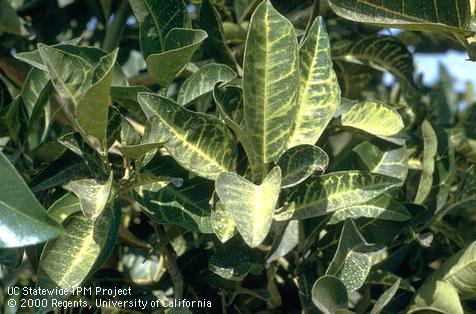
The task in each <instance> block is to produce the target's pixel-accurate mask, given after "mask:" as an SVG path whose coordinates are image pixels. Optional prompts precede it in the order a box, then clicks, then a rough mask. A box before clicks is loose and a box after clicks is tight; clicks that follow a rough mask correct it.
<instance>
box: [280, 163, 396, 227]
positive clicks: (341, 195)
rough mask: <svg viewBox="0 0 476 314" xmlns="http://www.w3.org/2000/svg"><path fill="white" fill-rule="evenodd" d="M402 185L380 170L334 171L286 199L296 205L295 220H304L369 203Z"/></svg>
mask: <svg viewBox="0 0 476 314" xmlns="http://www.w3.org/2000/svg"><path fill="white" fill-rule="evenodd" d="M399 184H400V180H398V179H395V178H392V177H387V176H384V175H381V174H377V173H370V172H361V171H346V172H334V173H329V174H326V175H322V176H317V177H313V178H311V179H310V180H308V181H306V182H305V183H303V184H301V185H299V186H297V187H296V188H295V189H294V190H293V191H292V192H291V194H290V195H289V196H288V197H287V199H286V201H287V202H289V203H290V202H294V203H295V205H296V209H295V214H294V217H293V218H294V219H305V218H309V217H315V216H322V215H326V214H329V213H332V212H335V211H337V210H339V209H342V208H346V207H349V206H353V205H359V204H363V203H366V202H368V201H370V200H371V199H373V198H375V197H377V196H379V195H380V194H382V193H384V192H385V191H388V190H390V189H392V188H395V187H396V186H398V185H399Z"/></svg>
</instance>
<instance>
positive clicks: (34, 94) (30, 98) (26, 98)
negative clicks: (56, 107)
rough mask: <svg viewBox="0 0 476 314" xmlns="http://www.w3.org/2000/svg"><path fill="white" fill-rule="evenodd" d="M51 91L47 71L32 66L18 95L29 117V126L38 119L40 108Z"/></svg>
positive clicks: (41, 108)
mask: <svg viewBox="0 0 476 314" xmlns="http://www.w3.org/2000/svg"><path fill="white" fill-rule="evenodd" d="M52 91H53V89H52V85H51V82H50V79H49V77H48V73H45V72H44V71H41V70H39V69H37V68H32V69H31V70H30V72H28V76H27V78H26V80H25V84H24V85H23V88H22V91H21V94H20V97H21V99H22V104H23V106H24V108H25V109H26V112H27V115H28V118H29V127H30V128H31V125H32V124H33V123H35V122H36V121H37V120H38V118H39V115H40V113H41V110H43V108H44V105H45V104H46V102H47V101H48V98H49V97H50V95H51V93H52Z"/></svg>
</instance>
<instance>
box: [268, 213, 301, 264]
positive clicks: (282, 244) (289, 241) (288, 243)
mask: <svg viewBox="0 0 476 314" xmlns="http://www.w3.org/2000/svg"><path fill="white" fill-rule="evenodd" d="M275 218H276V217H275ZM298 243H299V221H297V220H291V221H290V222H289V223H288V225H287V226H286V228H285V229H284V232H283V234H282V236H281V240H280V241H279V244H278V245H277V246H276V248H275V249H274V250H273V251H272V252H273V253H272V254H271V255H270V256H269V257H268V258H267V259H266V263H268V264H269V263H271V262H273V261H275V260H277V259H278V258H280V257H282V256H285V255H286V254H288V253H289V252H291V251H292V250H293V249H294V248H295V247H296V246H297V245H298Z"/></svg>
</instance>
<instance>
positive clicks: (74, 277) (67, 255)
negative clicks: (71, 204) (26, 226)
mask: <svg viewBox="0 0 476 314" xmlns="http://www.w3.org/2000/svg"><path fill="white" fill-rule="evenodd" d="M76 206H79V204H77V205H76ZM112 216H113V212H112V208H107V209H106V210H104V211H103V213H102V214H101V215H100V216H99V217H98V219H97V220H95V221H92V220H89V219H87V218H86V217H84V216H83V214H82V213H75V214H72V215H71V216H70V217H68V218H67V219H66V220H65V221H64V223H63V225H64V229H65V233H64V234H63V235H62V236H61V237H59V238H58V239H56V240H52V241H49V242H48V243H47V244H46V246H45V248H44V249H43V253H42V254H41V259H40V264H39V269H38V281H37V283H36V287H37V288H43V289H52V290H51V291H53V290H54V289H55V288H58V289H60V288H63V289H67V290H68V291H69V293H71V292H72V291H73V289H74V288H77V287H79V286H80V285H81V283H82V282H83V281H84V280H85V279H86V278H87V276H88V274H90V272H91V271H92V270H93V269H94V267H95V265H96V263H97V261H98V260H99V259H100V257H101V254H102V252H103V250H105V247H106V246H107V241H108V240H110V234H109V233H111V232H113V231H114V230H115V227H114V226H113V224H114V223H118V222H117V221H114V219H113V218H112ZM65 298H67V295H60V294H53V295H48V296H45V299H47V300H48V306H47V307H41V308H36V312H38V313H46V312H48V311H49V310H50V309H52V308H53V306H52V302H51V300H52V299H57V300H62V299H65Z"/></svg>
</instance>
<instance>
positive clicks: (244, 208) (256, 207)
mask: <svg viewBox="0 0 476 314" xmlns="http://www.w3.org/2000/svg"><path fill="white" fill-rule="evenodd" d="M215 188H216V192H217V194H218V197H219V198H220V200H221V201H222V202H223V204H224V205H225V209H226V210H227V211H228V212H230V213H231V216H232V217H233V220H234V221H235V225H236V228H237V229H238V231H239V233H240V234H241V236H242V237H243V239H244V240H245V242H246V244H248V245H249V246H250V247H257V246H258V245H260V244H261V243H262V242H263V241H264V239H265V238H266V235H267V234H268V232H269V229H270V228H271V223H272V221H273V216H274V210H275V209H276V204H277V201H278V197H279V191H280V188H281V169H279V167H275V168H273V170H271V172H270V173H269V174H268V175H267V176H266V178H265V179H264V180H263V183H262V184H261V185H255V184H253V183H251V182H250V181H248V180H246V179H245V178H243V177H241V176H239V175H237V174H233V173H221V174H220V175H219V176H218V178H217V180H216V182H215Z"/></svg>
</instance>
